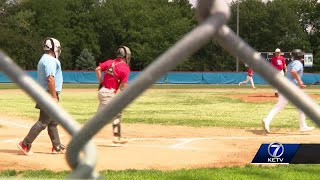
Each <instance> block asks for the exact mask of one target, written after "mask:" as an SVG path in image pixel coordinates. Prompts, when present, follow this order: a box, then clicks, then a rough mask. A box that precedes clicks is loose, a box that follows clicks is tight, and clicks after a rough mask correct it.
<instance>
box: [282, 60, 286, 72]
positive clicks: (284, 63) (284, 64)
mask: <svg viewBox="0 0 320 180" xmlns="http://www.w3.org/2000/svg"><path fill="white" fill-rule="evenodd" d="M286 71H287V64H286V59H285V58H283V72H284V73H286Z"/></svg>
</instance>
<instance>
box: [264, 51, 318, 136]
mask: <svg viewBox="0 0 320 180" xmlns="http://www.w3.org/2000/svg"><path fill="white" fill-rule="evenodd" d="M291 55H292V57H293V61H292V62H291V63H290V64H289V65H288V66H287V71H286V74H285V76H286V78H288V79H289V80H290V81H291V82H292V83H294V84H296V85H297V86H299V87H300V88H305V87H306V86H305V85H304V84H303V81H302V80H301V77H302V75H303V64H302V61H303V57H304V53H303V51H302V50H300V49H295V50H293V51H292V52H291ZM287 104H288V100H287V99H286V98H285V97H284V96H283V95H282V94H279V99H278V103H277V104H276V105H275V106H274V107H273V109H272V110H271V111H270V112H269V114H268V116H267V117H266V118H265V119H264V120H263V121H262V125H263V128H264V130H265V131H266V132H267V133H269V132H270V127H269V126H270V123H271V121H272V119H273V117H274V116H275V115H276V114H277V113H278V112H279V111H280V110H281V109H283V108H284V107H285V106H286V105H287ZM299 126H300V131H302V132H306V131H311V130H313V129H314V127H309V126H308V125H307V123H306V115H305V114H304V113H303V111H301V110H299Z"/></svg>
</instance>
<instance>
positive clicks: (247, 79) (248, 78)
mask: <svg viewBox="0 0 320 180" xmlns="http://www.w3.org/2000/svg"><path fill="white" fill-rule="evenodd" d="M249 81H250V76H247V78H246V80H244V81H242V82H240V83H239V86H240V85H241V84H247V83H248V82H249Z"/></svg>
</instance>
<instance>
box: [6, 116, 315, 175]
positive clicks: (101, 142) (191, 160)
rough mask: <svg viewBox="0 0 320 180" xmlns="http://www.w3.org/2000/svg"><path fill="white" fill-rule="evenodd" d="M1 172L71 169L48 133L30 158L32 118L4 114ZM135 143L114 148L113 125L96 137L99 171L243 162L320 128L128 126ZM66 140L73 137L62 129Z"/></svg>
mask: <svg viewBox="0 0 320 180" xmlns="http://www.w3.org/2000/svg"><path fill="white" fill-rule="evenodd" d="M0 124H1V125H2V127H1V128H0V157H1V161H0V170H7V169H15V170H30V169H33V170H37V169H48V170H53V171H62V170H70V168H69V166H68V165H67V163H66V160H65V155H64V154H58V155H53V154H50V150H51V145H50V140H49V137H48V135H47V132H46V131H43V132H42V134H41V135H40V136H39V138H38V139H36V141H35V142H34V144H33V148H32V151H33V152H34V154H33V155H32V156H25V155H23V154H21V152H20V151H19V150H18V149H17V146H16V145H17V143H18V142H19V141H20V140H22V138H23V137H24V136H25V135H26V134H27V133H28V131H29V127H30V126H31V125H32V124H33V122H31V121H25V120H17V119H5V118H0ZM124 131H125V132H124V134H125V136H126V137H128V138H129V140H130V141H129V142H128V143H127V144H125V145H122V146H119V147H112V146H111V139H112V136H111V127H110V126H108V127H106V128H104V129H103V130H102V131H101V132H100V133H99V134H98V135H96V136H95V138H94V142H95V144H96V145H97V149H98V162H97V169H98V170H106V169H112V170H123V169H160V170H173V169H181V168H185V169H189V168H203V167H224V166H243V165H246V164H249V163H250V162H251V160H252V159H253V157H254V155H255V153H256V152H257V149H258V148H259V146H260V145H261V143H271V142H273V141H280V142H283V143H285V142H294V143H298V142H303V143H309V142H310V143H316V142H319V140H318V138H319V136H320V134H319V132H320V131H319V130H315V131H313V132H311V133H310V134H304V133H300V132H298V131H297V130H292V129H280V130H277V131H276V133H274V134H268V135H265V134H264V133H263V131H262V130H261V129H259V128H257V129H232V128H194V127H181V126H160V125H144V124H124ZM60 132H61V134H63V136H62V137H61V139H62V142H63V143H65V144H68V142H69V140H70V136H69V135H67V133H66V132H65V131H63V130H62V129H61V130H60Z"/></svg>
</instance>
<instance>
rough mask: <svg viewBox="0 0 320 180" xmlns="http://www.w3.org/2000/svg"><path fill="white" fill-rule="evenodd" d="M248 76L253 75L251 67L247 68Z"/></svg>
mask: <svg viewBox="0 0 320 180" xmlns="http://www.w3.org/2000/svg"><path fill="white" fill-rule="evenodd" d="M248 76H250V77H252V76H253V71H252V69H251V68H249V69H248Z"/></svg>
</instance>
